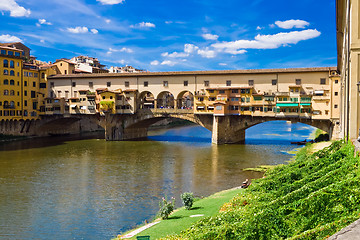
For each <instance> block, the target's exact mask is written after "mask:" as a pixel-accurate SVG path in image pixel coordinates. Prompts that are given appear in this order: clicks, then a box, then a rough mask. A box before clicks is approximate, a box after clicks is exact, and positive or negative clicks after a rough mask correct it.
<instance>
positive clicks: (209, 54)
mask: <svg viewBox="0 0 360 240" xmlns="http://www.w3.org/2000/svg"><path fill="white" fill-rule="evenodd" d="M197 53H198V54H199V55H200V56H202V57H203V58H214V57H215V56H216V53H215V51H214V50H210V49H209V48H208V47H206V48H205V49H199V50H198V51H197Z"/></svg>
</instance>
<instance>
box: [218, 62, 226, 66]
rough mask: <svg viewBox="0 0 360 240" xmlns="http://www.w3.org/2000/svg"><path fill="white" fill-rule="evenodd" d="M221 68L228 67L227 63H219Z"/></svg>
mask: <svg viewBox="0 0 360 240" xmlns="http://www.w3.org/2000/svg"><path fill="white" fill-rule="evenodd" d="M219 65H220V66H227V64H226V63H219Z"/></svg>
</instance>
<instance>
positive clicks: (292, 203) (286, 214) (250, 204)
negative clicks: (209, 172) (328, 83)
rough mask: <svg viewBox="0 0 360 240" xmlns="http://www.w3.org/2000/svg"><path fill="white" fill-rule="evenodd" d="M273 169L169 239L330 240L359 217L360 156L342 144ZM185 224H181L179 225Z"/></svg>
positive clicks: (302, 153)
mask: <svg viewBox="0 0 360 240" xmlns="http://www.w3.org/2000/svg"><path fill="white" fill-rule="evenodd" d="M309 149H310V147H309V146H307V147H305V148H303V149H301V150H300V151H299V153H298V154H297V157H296V161H293V162H291V163H290V164H289V165H283V166H278V167H276V168H274V169H270V170H269V171H268V172H267V173H266V177H265V178H262V179H258V180H256V181H253V182H252V185H251V186H250V187H249V188H248V189H246V190H244V191H241V192H240V193H239V194H238V195H237V196H236V197H234V198H233V199H232V200H231V201H230V202H228V203H227V204H225V205H224V206H223V207H222V211H221V212H220V213H218V214H216V215H214V216H211V217H206V218H203V219H201V220H200V221H198V222H196V223H194V224H193V225H192V226H191V227H189V228H188V229H187V230H185V231H182V232H181V233H180V234H179V235H176V236H169V237H167V238H166V239H177V240H179V239H246V240H247V239H248V240H253V239H262V240H265V239H292V240H295V239H325V238H327V237H329V236H331V235H332V234H334V233H336V232H337V231H339V230H340V229H342V228H343V227H345V226H347V225H348V224H350V223H351V222H353V221H355V220H356V219H358V218H359V217H360V184H359V182H360V171H359V163H360V161H359V157H358V156H354V147H353V146H352V145H351V144H347V143H344V142H342V141H337V142H334V143H333V144H332V145H331V146H329V147H327V148H325V149H323V150H320V151H318V152H316V153H313V154H312V153H310V152H309ZM179 224H181V223H179Z"/></svg>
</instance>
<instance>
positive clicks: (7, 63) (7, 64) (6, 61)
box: [4, 59, 9, 67]
mask: <svg viewBox="0 0 360 240" xmlns="http://www.w3.org/2000/svg"><path fill="white" fill-rule="evenodd" d="M4 67H9V61H8V60H6V59H5V60H4Z"/></svg>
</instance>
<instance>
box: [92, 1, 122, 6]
mask: <svg viewBox="0 0 360 240" xmlns="http://www.w3.org/2000/svg"><path fill="white" fill-rule="evenodd" d="M96 1H98V2H101V4H103V5H114V4H119V3H123V2H125V0H96Z"/></svg>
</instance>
